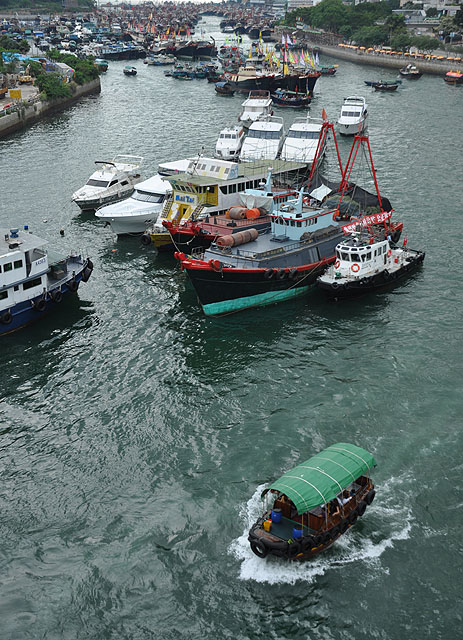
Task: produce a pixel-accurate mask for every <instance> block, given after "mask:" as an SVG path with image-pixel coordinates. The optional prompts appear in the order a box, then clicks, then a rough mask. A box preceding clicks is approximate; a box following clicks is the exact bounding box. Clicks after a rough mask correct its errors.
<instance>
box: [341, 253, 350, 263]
mask: <svg viewBox="0 0 463 640" xmlns="http://www.w3.org/2000/svg"><path fill="white" fill-rule="evenodd" d="M341 257H342V259H343V260H347V262H349V254H348V253H341Z"/></svg>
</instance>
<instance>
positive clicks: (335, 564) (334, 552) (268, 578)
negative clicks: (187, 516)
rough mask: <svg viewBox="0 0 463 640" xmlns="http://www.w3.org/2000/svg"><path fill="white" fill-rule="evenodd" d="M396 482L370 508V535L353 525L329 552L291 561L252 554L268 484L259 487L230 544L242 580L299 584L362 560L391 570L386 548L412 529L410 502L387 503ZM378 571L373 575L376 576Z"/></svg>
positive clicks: (242, 514) (243, 510)
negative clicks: (240, 530) (253, 535)
mask: <svg viewBox="0 0 463 640" xmlns="http://www.w3.org/2000/svg"><path fill="white" fill-rule="evenodd" d="M388 484H389V492H388ZM396 485H397V479H395V480H394V481H393V482H390V483H387V484H386V486H384V485H383V487H382V491H381V496H380V499H381V500H382V501H383V502H382V503H377V502H376V501H375V502H373V504H372V505H371V507H369V510H368V526H369V527H370V528H373V529H374V530H373V531H371V532H369V533H368V534H367V535H368V537H367V536H366V535H365V532H364V531H361V530H360V529H359V527H353V528H352V531H350V532H349V533H347V534H345V535H344V536H341V538H339V539H338V540H337V541H336V544H335V545H334V546H333V548H332V549H331V550H330V551H329V552H328V553H327V555H325V556H320V557H318V558H317V559H315V560H311V561H309V562H301V563H297V562H291V563H288V562H284V561H282V560H281V559H280V558H267V559H266V560H261V559H260V558H257V557H256V556H255V555H254V553H252V551H251V547H250V545H249V542H248V531H249V529H250V527H251V526H252V524H253V523H254V522H255V521H256V519H257V518H258V517H259V516H260V514H261V499H260V496H261V493H262V491H263V490H264V489H265V488H266V486H267V485H265V484H263V485H260V486H258V487H257V489H256V491H255V492H254V494H253V495H252V497H251V498H250V499H249V500H248V502H247V503H246V504H245V505H243V506H242V508H241V511H240V517H241V518H242V519H243V521H244V525H245V526H244V530H243V534H242V535H241V536H240V537H239V538H237V539H236V540H233V542H232V543H231V544H230V547H229V553H230V554H231V555H233V556H235V558H236V559H237V560H240V561H241V567H240V574H239V578H240V580H254V581H255V582H267V583H269V584H295V583H296V582H298V581H303V582H307V583H312V582H315V580H316V579H317V577H318V576H322V575H324V574H325V573H326V572H327V571H329V570H331V569H337V568H339V567H343V566H345V565H348V564H352V563H354V562H359V561H361V562H365V563H368V564H370V565H372V568H374V569H376V572H380V573H383V574H384V573H388V569H387V567H384V566H381V563H380V561H379V559H380V557H381V556H382V554H383V553H384V552H385V551H386V549H388V548H390V547H392V546H393V545H394V542H396V541H400V540H406V539H408V538H409V537H410V531H411V528H412V515H411V506H410V505H404V506H403V507H402V508H400V509H398V508H397V507H396V506H388V504H387V503H388V502H389V501H391V505H392V504H393V500H394V492H393V487H394V486H396ZM396 497H397V496H395V498H396ZM377 500H378V498H377ZM385 503H386V504H385ZM365 522H367V521H365ZM385 523H386V524H387V525H388V526H390V531H388V532H385V531H384V525H385ZM376 572H375V573H374V574H372V575H373V576H374V575H376Z"/></svg>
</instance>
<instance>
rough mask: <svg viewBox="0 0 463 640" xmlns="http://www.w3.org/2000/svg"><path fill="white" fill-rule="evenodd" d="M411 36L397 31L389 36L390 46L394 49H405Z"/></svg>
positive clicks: (408, 45)
mask: <svg viewBox="0 0 463 640" xmlns="http://www.w3.org/2000/svg"><path fill="white" fill-rule="evenodd" d="M410 43H411V38H410V36H409V35H408V33H398V34H397V35H396V36H393V37H392V38H391V47H392V48H393V49H395V50H396V51H405V50H406V49H408V48H409V47H410Z"/></svg>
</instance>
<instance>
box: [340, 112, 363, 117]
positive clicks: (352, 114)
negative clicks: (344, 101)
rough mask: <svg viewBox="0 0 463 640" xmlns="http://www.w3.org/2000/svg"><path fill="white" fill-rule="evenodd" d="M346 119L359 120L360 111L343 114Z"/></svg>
mask: <svg viewBox="0 0 463 640" xmlns="http://www.w3.org/2000/svg"><path fill="white" fill-rule="evenodd" d="M341 115H343V116H345V117H346V118H358V117H359V115H360V111H343V112H342V114H341Z"/></svg>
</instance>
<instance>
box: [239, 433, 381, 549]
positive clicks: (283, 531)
mask: <svg viewBox="0 0 463 640" xmlns="http://www.w3.org/2000/svg"><path fill="white" fill-rule="evenodd" d="M375 466H376V460H375V459H374V457H373V456H372V455H371V454H370V453H368V451H366V450H365V449H362V448H361V447H357V446H355V445H353V444H347V443H344V442H339V443H337V444H333V445H331V446H330V447H328V448H327V449H325V450H324V451H321V452H320V453H318V454H317V455H315V456H313V457H312V458H310V459H309V460H306V461H305V462H302V463H301V464H300V465H298V466H297V467H295V468H294V469H291V470H290V471H287V472H286V473H285V474H284V475H283V476H282V477H281V478H280V479H279V480H276V481H275V482H274V483H273V484H271V485H270V487H269V488H268V489H265V491H264V492H263V493H262V500H263V502H264V505H263V514H262V516H261V517H260V518H259V519H258V520H257V522H256V523H255V524H253V526H252V527H251V529H250V531H249V535H248V540H249V542H250V544H251V549H252V551H253V552H254V553H255V554H256V556H258V557H259V558H265V557H267V556H268V555H274V556H277V557H280V558H285V559H287V560H307V559H309V558H312V557H313V556H316V555H318V554H319V553H322V552H323V551H325V550H326V549H328V548H329V547H331V545H332V544H333V543H334V542H336V540H337V539H338V538H339V537H340V536H341V535H343V534H344V533H346V531H347V530H348V529H349V528H350V527H352V526H353V525H354V524H355V523H356V521H357V520H358V518H360V517H362V516H363V515H364V513H365V510H366V508H367V506H369V505H370V504H371V503H372V502H373V500H374V497H375V488H374V485H373V482H372V481H371V479H370V472H371V470H372V469H373V468H374V467H375Z"/></svg>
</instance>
